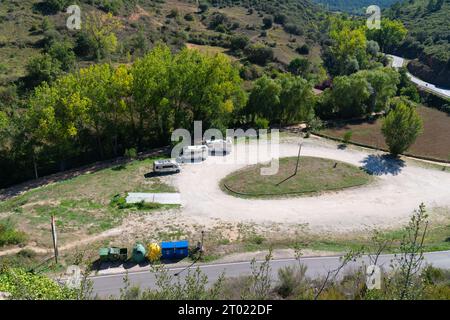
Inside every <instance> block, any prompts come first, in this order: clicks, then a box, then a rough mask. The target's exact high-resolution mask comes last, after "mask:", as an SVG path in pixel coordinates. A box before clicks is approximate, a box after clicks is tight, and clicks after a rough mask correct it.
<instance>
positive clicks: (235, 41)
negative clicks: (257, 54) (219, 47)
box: [230, 35, 250, 51]
mask: <svg viewBox="0 0 450 320" xmlns="http://www.w3.org/2000/svg"><path fill="white" fill-rule="evenodd" d="M249 42H250V41H249V39H248V37H247V36H244V35H241V36H234V37H232V38H231V41H230V49H231V50H235V51H236V50H243V49H244V48H245V47H246V46H247V45H248V44H249Z"/></svg>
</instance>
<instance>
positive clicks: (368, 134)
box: [322, 106, 450, 161]
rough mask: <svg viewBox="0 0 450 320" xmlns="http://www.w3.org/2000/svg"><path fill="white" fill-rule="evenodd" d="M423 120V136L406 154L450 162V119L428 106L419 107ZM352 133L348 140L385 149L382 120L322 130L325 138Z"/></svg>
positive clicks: (344, 124) (347, 124)
mask: <svg viewBox="0 0 450 320" xmlns="http://www.w3.org/2000/svg"><path fill="white" fill-rule="evenodd" d="M418 112H419V114H420V116H421V117H422V119H423V124H424V128H423V133H422V134H421V135H420V136H419V137H418V138H417V140H416V142H415V143H414V144H413V145H412V146H411V148H409V150H408V154H411V155H416V156H422V157H432V158H436V159H439V160H446V161H448V160H450V116H449V115H448V114H446V113H444V112H441V111H438V110H436V109H432V108H427V107H422V106H421V107H418ZM347 131H352V133H353V134H352V138H351V141H353V142H357V143H363V144H366V145H370V146H374V147H377V148H387V146H386V144H385V143H384V137H383V135H382V133H381V120H380V119H378V120H377V121H374V122H360V123H342V124H340V125H338V126H336V127H334V128H328V129H325V130H323V131H322V133H323V134H326V135H328V136H332V137H336V138H343V136H344V134H345V133H346V132H347Z"/></svg>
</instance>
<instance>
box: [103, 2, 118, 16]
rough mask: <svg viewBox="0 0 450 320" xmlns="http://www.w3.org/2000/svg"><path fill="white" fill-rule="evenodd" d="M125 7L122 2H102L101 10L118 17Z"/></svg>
mask: <svg viewBox="0 0 450 320" xmlns="http://www.w3.org/2000/svg"><path fill="white" fill-rule="evenodd" d="M122 7H123V1H122V0H102V3H101V5H100V8H101V9H102V10H103V11H105V12H111V13H112V14H113V15H115V16H116V15H118V14H119V12H120V10H121V9H122Z"/></svg>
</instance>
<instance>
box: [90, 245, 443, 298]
mask: <svg viewBox="0 0 450 320" xmlns="http://www.w3.org/2000/svg"><path fill="white" fill-rule="evenodd" d="M393 258H394V256H393V255H382V256H380V257H379V260H378V263H377V265H379V266H380V267H381V268H382V269H383V270H389V269H390V268H391V267H390V264H391V261H392V259H393ZM301 263H302V264H304V265H306V266H307V267H308V269H307V273H306V274H307V276H309V277H319V276H324V275H326V274H327V272H328V271H331V270H334V269H336V268H337V267H339V265H340V260H339V257H337V256H333V257H304V258H301ZM362 263H364V264H365V265H370V259H369V258H368V257H367V256H365V257H362V258H360V259H358V260H357V261H356V262H351V263H349V264H347V265H346V267H345V268H344V269H343V270H342V271H341V273H340V275H342V274H345V272H346V271H348V270H351V269H355V268H356V267H358V266H360V265H361V264H362ZM425 263H427V264H432V265H433V266H435V267H438V268H442V269H450V251H440V252H432V253H426V254H425ZM257 264H258V263H257ZM295 264H298V261H297V260H295V259H282V260H272V261H271V262H270V273H271V276H272V279H274V280H275V279H276V278H277V272H278V270H279V269H280V268H283V267H285V266H292V265H295ZM196 267H197V266H195V267H193V268H194V269H195V268H196ZM199 267H200V269H201V270H202V271H203V272H204V273H205V274H206V275H207V276H208V279H209V281H210V282H211V281H215V280H217V279H218V278H219V277H220V276H221V275H222V273H225V276H226V277H239V276H242V275H249V274H251V264H250V262H233V263H223V264H204V265H199ZM183 269H184V267H177V268H170V269H169V273H170V274H172V275H173V274H176V273H177V272H180V271H181V270H183ZM124 275H125V274H124V273H120V274H106V275H101V276H92V277H90V280H92V282H93V293H94V294H98V295H99V296H100V297H108V296H116V295H118V294H119V293H120V288H122V287H123V277H124ZM185 275H186V271H184V272H183V273H181V275H180V277H184V276H185ZM128 279H129V280H130V282H131V284H132V285H138V286H140V287H141V288H151V287H155V277H154V275H153V274H152V273H151V272H150V271H149V270H148V269H146V270H142V271H135V272H130V273H128Z"/></svg>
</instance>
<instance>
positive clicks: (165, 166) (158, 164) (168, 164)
mask: <svg viewBox="0 0 450 320" xmlns="http://www.w3.org/2000/svg"><path fill="white" fill-rule="evenodd" d="M153 171H154V172H157V173H171V172H176V173H178V172H180V171H181V168H180V165H179V164H178V163H177V162H176V161H175V160H156V161H155V162H153Z"/></svg>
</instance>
